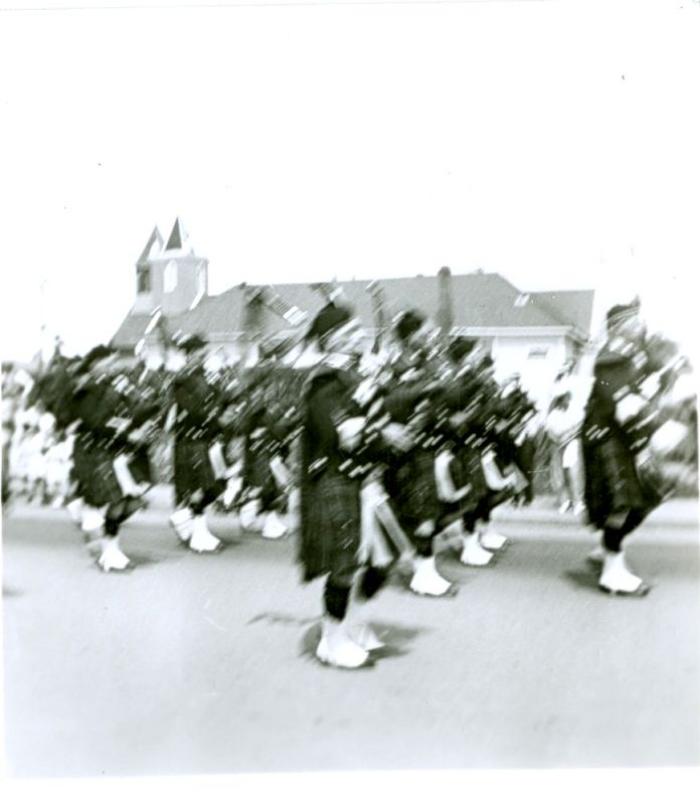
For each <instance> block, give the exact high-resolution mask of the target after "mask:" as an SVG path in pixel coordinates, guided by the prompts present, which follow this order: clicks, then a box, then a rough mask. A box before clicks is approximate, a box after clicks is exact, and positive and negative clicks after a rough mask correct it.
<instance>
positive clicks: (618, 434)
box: [582, 299, 669, 595]
mask: <svg viewBox="0 0 700 805" xmlns="http://www.w3.org/2000/svg"><path fill="white" fill-rule="evenodd" d="M606 325H607V336H608V337H607V341H606V343H605V344H604V346H603V347H602V348H601V350H600V351H599V352H598V355H597V356H596V360H595V365H594V372H593V378H594V379H593V387H592V390H591V394H590V397H589V399H588V403H587V406H586V413H585V419H584V425H583V437H582V438H583V458H584V467H585V475H586V480H585V502H586V507H587V511H588V518H589V521H590V523H591V524H592V525H594V526H595V527H597V528H599V529H601V530H602V531H603V546H602V547H603V551H602V559H603V567H602V572H601V575H600V579H599V586H600V588H601V589H602V590H603V591H605V592H608V593H613V594H615V593H617V594H622V595H643V594H645V593H646V592H648V589H649V588H648V586H647V585H646V584H645V583H644V582H643V580H642V579H641V578H640V577H639V576H637V575H636V574H634V573H632V572H631V571H630V570H629V568H628V566H627V563H626V561H625V554H624V548H623V542H624V540H625V539H626V538H627V536H628V535H629V534H630V533H632V531H634V530H635V529H636V528H637V527H638V526H639V525H640V524H641V523H642V522H643V521H644V520H645V518H646V517H647V516H648V514H649V513H650V512H651V511H652V510H653V509H654V508H656V507H657V506H658V505H659V503H660V502H661V501H662V499H663V496H664V489H663V486H662V484H661V482H660V481H661V479H660V478H658V477H655V478H651V479H650V478H648V477H647V474H646V472H645V471H644V462H643V457H644V456H645V455H646V452H647V451H648V450H649V449H653V448H654V446H655V440H657V441H658V440H659V439H663V438H664V435H665V433H666V432H667V428H666V427H662V425H663V418H662V417H660V414H661V408H660V407H659V405H658V404H656V403H655V399H656V398H658V395H659V392H660V391H661V388H662V385H663V382H664V380H665V376H666V374H667V373H666V372H665V371H664V367H663V365H661V366H660V365H659V364H662V363H663V361H655V360H653V356H652V354H651V351H650V350H649V347H650V346H651V345H652V344H653V343H654V341H653V340H651V339H647V337H646V333H645V329H644V326H643V324H642V321H641V319H640V317H639V301H638V300H636V299H635V300H634V301H633V302H631V303H630V304H622V305H616V306H615V307H613V308H611V309H610V310H609V311H608V313H607V316H606ZM656 343H657V344H658V343H659V342H658V341H657V342H656ZM666 424H669V423H666Z"/></svg>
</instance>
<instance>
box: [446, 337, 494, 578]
mask: <svg viewBox="0 0 700 805" xmlns="http://www.w3.org/2000/svg"><path fill="white" fill-rule="evenodd" d="M478 355H479V350H478V342H477V341H476V339H472V338H465V337H458V338H455V339H453V340H452V342H451V343H450V344H449V346H448V348H447V358H448V367H447V369H446V372H447V377H448V383H447V388H446V389H445V391H444V393H443V395H442V398H441V405H442V406H443V408H444V413H443V425H442V428H443V431H444V434H445V438H444V442H443V444H442V445H441V448H440V450H439V452H438V454H437V457H436V461H435V472H436V480H437V485H438V493H439V496H440V499H441V501H442V502H443V506H444V508H445V510H446V513H447V514H449V515H451V516H454V515H458V516H459V518H460V521H461V522H460V524H461V529H458V530H459V531H460V534H459V536H460V538H461V542H462V551H461V555H460V561H461V562H462V564H465V565H470V566H473V567H484V566H485V565H488V564H489V563H490V561H491V559H492V558H493V553H491V551H494V550H499V549H500V548H502V547H503V545H504V544H505V539H504V538H502V537H500V536H499V535H497V534H495V533H493V532H492V531H490V530H484V531H483V532H482V533H480V528H479V524H480V520H482V519H483V518H484V517H486V516H487V513H488V512H489V511H490V509H489V506H490V504H491V503H492V500H493V492H492V490H491V489H490V488H489V486H488V484H487V481H486V476H485V474H484V469H483V459H484V454H485V452H486V451H487V449H488V447H489V440H488V438H487V433H486V430H485V426H484V423H485V421H486V420H487V419H488V411H490V409H491V406H492V404H493V399H492V388H491V387H490V385H486V386H485V385H484V383H483V382H482V378H481V377H480V375H479V373H478V371H477V369H476V366H475V357H477V356H478Z"/></svg>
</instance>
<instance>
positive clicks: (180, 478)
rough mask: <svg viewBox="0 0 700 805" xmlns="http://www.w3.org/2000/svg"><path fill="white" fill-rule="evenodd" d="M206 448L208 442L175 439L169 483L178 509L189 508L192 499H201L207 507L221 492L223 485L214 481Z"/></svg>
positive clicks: (216, 480) (214, 477) (207, 448)
mask: <svg viewBox="0 0 700 805" xmlns="http://www.w3.org/2000/svg"><path fill="white" fill-rule="evenodd" d="M210 447H211V444H210V443H209V442H208V441H202V440H200V439H183V438H181V437H178V436H176V437H175V447H174V453H173V475H174V479H173V480H174V482H175V502H176V503H177V505H178V506H188V505H190V503H191V501H192V498H193V497H194V496H201V498H202V502H203V504H204V505H207V504H209V503H212V502H213V501H214V500H215V499H216V498H217V497H218V495H219V494H220V493H221V492H222V491H223V489H224V487H225V483H224V482H223V481H220V480H218V479H217V478H216V476H215V475H214V468H213V467H212V465H211V461H210V459H209V448H210Z"/></svg>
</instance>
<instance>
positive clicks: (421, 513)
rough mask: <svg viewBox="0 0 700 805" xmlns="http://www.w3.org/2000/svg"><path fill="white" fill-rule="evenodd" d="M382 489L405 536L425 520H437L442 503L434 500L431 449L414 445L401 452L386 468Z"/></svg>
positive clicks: (410, 534) (435, 492)
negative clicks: (393, 505)
mask: <svg viewBox="0 0 700 805" xmlns="http://www.w3.org/2000/svg"><path fill="white" fill-rule="evenodd" d="M386 489H387V492H388V493H389V496H390V498H391V499H392V501H393V503H394V504H395V508H396V513H397V516H398V520H399V523H400V524H401V527H402V528H403V529H404V530H405V531H406V534H407V535H408V537H409V538H412V537H413V534H414V532H415V530H416V529H417V528H418V527H419V526H420V525H421V523H424V522H425V521H426V520H435V522H436V523H437V522H438V520H439V518H440V515H441V513H442V505H441V503H440V501H439V500H438V492H437V485H436V482H435V455H434V453H433V451H432V450H425V449H422V448H417V449H415V450H412V451H411V452H410V453H409V454H408V455H406V456H402V458H401V460H400V462H396V463H395V464H394V465H393V466H392V467H391V468H390V469H389V470H388V472H387V475H386Z"/></svg>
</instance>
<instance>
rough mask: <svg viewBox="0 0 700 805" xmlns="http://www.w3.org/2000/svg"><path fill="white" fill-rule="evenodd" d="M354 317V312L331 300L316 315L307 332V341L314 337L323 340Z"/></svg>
mask: <svg viewBox="0 0 700 805" xmlns="http://www.w3.org/2000/svg"><path fill="white" fill-rule="evenodd" d="M351 318H352V312H351V311H350V310H349V309H348V308H346V307H343V306H342V305H336V304H335V302H329V303H328V304H327V305H326V306H325V307H324V308H322V309H321V310H319V312H318V313H317V314H316V317H315V318H314V320H313V321H312V322H311V326H310V327H309V331H308V333H307V334H306V339H307V341H311V340H313V339H314V338H316V339H318V340H319V341H322V340H323V339H324V338H326V336H328V335H329V333H331V332H332V331H333V330H335V329H337V328H338V327H340V326H341V325H343V324H346V323H347V322H349V321H350V319H351Z"/></svg>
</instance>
